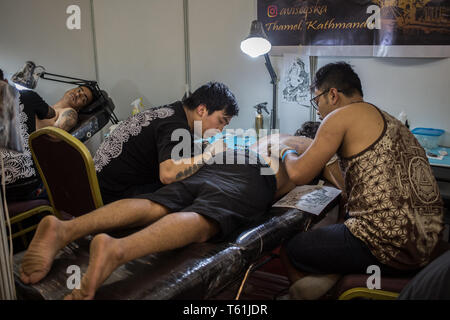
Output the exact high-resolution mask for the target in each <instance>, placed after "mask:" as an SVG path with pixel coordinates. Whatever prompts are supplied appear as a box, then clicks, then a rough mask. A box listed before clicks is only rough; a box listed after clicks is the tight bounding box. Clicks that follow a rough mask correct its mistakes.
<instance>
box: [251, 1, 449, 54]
mask: <svg viewBox="0 0 450 320" xmlns="http://www.w3.org/2000/svg"><path fill="white" fill-rule="evenodd" d="M257 3H258V5H257V10H258V12H257V15H258V20H259V21H261V22H262V23H263V26H264V30H265V31H266V33H267V35H268V37H269V40H270V42H271V43H272V45H273V46H275V47H277V46H301V47H302V50H303V51H302V54H306V55H312V56H324V55H327V56H330V55H331V56H336V55H349V56H393V57H449V56H450V0H305V1H302V0H258V2H257Z"/></svg>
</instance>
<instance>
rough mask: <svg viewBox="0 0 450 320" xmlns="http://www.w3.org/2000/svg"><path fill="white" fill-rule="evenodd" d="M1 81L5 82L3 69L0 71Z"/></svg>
mask: <svg viewBox="0 0 450 320" xmlns="http://www.w3.org/2000/svg"><path fill="white" fill-rule="evenodd" d="M1 80H5V78H4V75H3V70H2V69H0V81H1Z"/></svg>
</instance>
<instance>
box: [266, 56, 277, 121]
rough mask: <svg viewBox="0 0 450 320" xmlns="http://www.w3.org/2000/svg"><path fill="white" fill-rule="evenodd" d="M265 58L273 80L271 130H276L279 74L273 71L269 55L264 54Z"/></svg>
mask: <svg viewBox="0 0 450 320" xmlns="http://www.w3.org/2000/svg"><path fill="white" fill-rule="evenodd" d="M264 58H265V59H266V68H267V71H269V75H270V78H271V80H272V81H271V83H272V88H273V93H272V99H273V101H272V110H271V111H272V112H271V117H270V129H276V127H277V74H276V73H275V70H273V67H272V63H271V62H270V57H269V54H267V53H266V54H264Z"/></svg>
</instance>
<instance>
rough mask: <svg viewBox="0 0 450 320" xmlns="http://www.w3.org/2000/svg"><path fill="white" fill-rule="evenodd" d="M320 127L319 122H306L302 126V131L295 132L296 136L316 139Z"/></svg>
mask: <svg viewBox="0 0 450 320" xmlns="http://www.w3.org/2000/svg"><path fill="white" fill-rule="evenodd" d="M319 127H320V122H319V121H306V122H304V123H303V124H302V126H301V128H300V129H298V130H297V131H295V134H294V136H304V137H308V138H311V139H314V138H315V137H316V133H317V130H318V129H319Z"/></svg>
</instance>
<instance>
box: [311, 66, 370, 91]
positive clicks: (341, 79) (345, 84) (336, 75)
mask: <svg viewBox="0 0 450 320" xmlns="http://www.w3.org/2000/svg"><path fill="white" fill-rule="evenodd" d="M329 88H336V89H338V90H339V91H341V92H342V93H343V94H344V95H345V96H351V95H353V94H355V93H359V94H360V95H361V96H363V91H362V87H361V80H360V79H359V77H358V75H357V74H356V73H355V71H353V69H352V67H351V66H350V65H349V64H348V63H346V62H343V61H341V62H335V63H329V64H327V65H325V66H323V67H322V68H320V69H319V70H317V72H316V76H315V79H314V82H313V84H312V85H311V90H314V89H323V90H326V89H329Z"/></svg>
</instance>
